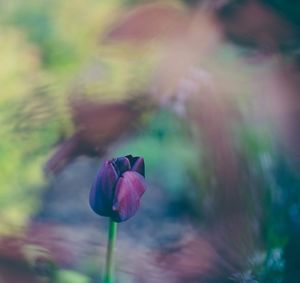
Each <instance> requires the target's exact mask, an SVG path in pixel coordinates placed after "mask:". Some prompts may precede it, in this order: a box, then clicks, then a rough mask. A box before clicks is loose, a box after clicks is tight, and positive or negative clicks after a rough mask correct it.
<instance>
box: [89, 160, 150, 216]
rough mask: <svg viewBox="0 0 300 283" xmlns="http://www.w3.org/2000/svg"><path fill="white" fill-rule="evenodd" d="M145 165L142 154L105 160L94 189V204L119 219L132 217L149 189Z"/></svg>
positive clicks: (101, 212) (91, 203)
mask: <svg viewBox="0 0 300 283" xmlns="http://www.w3.org/2000/svg"><path fill="white" fill-rule="evenodd" d="M144 177H145V165H144V159H143V158H142V157H133V156H131V155H127V156H125V157H119V158H115V159H112V160H108V161H105V162H104V165H103V166H102V168H101V169H100V171H99V172H98V175H97V178H96V181H95V183H94V184H93V186H92V189H91V192H90V206H91V208H92V209H93V211H94V212H95V213H97V214H99V215H101V216H106V217H110V218H111V219H112V220H113V221H115V222H123V221H125V220H128V219H129V218H130V217H132V216H133V215H134V214H135V213H136V211H137V210H138V208H139V205H140V198H141V196H142V195H143V193H144V192H145V189H146V186H145V181H144Z"/></svg>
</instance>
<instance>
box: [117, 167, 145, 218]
mask: <svg viewBox="0 0 300 283" xmlns="http://www.w3.org/2000/svg"><path fill="white" fill-rule="evenodd" d="M145 190H146V184H145V179H144V178H143V177H142V176H141V175H140V174H138V173H137V172H133V171H131V172H125V173H124V174H123V176H122V177H121V178H119V180H118V182H117V186H116V190H115V197H114V201H113V208H112V209H113V216H112V219H113V220H114V221H116V222H122V221H125V220H127V219H129V218H130V217H132V216H133V215H134V214H135V213H136V211H137V210H138V208H139V206H140V198H141V196H142V195H143V193H144V192H145Z"/></svg>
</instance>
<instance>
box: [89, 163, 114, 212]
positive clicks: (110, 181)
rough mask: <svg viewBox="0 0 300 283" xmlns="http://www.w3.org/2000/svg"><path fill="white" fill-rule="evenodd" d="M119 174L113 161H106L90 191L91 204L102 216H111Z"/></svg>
mask: <svg viewBox="0 0 300 283" xmlns="http://www.w3.org/2000/svg"><path fill="white" fill-rule="evenodd" d="M117 181H118V175H117V172H116V170H115V169H114V166H113V165H112V163H111V161H105V163H104V165H103V166H102V168H101V169H100V171H99V172H98V174H97V178H96V181H95V183H94V184H93V186H92V189H91V192H90V206H91V208H92V209H93V211H94V212H95V213H97V214H99V215H102V216H111V213H112V204H113V199H114V193H115V187H116V184H117Z"/></svg>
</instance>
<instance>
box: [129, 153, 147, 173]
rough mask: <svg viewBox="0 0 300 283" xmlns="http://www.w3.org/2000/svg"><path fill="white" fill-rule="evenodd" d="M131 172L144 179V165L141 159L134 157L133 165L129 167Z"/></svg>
mask: <svg viewBox="0 0 300 283" xmlns="http://www.w3.org/2000/svg"><path fill="white" fill-rule="evenodd" d="M131 170H132V171H136V172H138V173H139V174H141V175H142V176H143V177H145V163H144V158H143V157H134V163H133V164H132V165H131Z"/></svg>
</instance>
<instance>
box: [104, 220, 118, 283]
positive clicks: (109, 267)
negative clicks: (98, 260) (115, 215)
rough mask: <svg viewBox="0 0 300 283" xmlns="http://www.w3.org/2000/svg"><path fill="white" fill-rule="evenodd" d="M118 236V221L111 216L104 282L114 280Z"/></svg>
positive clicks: (109, 282)
mask: <svg viewBox="0 0 300 283" xmlns="http://www.w3.org/2000/svg"><path fill="white" fill-rule="evenodd" d="M116 237H117V223H116V222H114V221H113V220H112V219H111V218H110V220H109V230H108V243H107V253H106V267H105V273H104V280H103V281H104V283H113V282H114V247H115V242H116Z"/></svg>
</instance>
